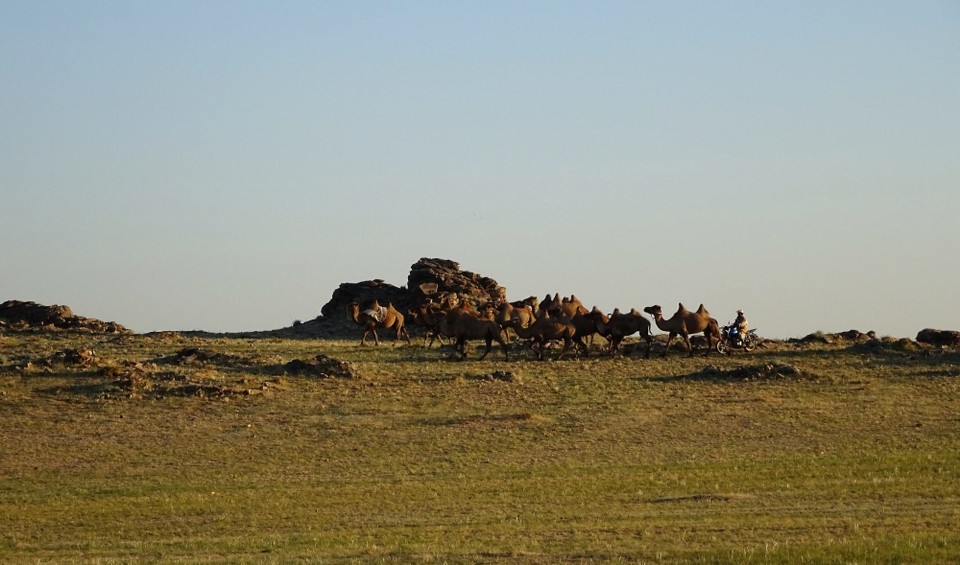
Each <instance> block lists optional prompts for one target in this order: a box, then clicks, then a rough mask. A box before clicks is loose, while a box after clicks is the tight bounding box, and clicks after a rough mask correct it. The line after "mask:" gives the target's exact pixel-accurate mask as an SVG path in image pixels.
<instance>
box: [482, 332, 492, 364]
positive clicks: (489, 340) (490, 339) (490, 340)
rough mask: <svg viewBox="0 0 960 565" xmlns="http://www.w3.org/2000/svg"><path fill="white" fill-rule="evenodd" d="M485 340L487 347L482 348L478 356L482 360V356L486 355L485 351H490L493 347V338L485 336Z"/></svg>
mask: <svg viewBox="0 0 960 565" xmlns="http://www.w3.org/2000/svg"><path fill="white" fill-rule="evenodd" d="M485 341H486V342H487V348H486V349H484V350H483V355H481V356H480V360H481V361H483V358H484V357H486V356H487V353H490V350H491V349H493V345H492V344H493V338H492V337H490V336H487V337H486V338H485Z"/></svg>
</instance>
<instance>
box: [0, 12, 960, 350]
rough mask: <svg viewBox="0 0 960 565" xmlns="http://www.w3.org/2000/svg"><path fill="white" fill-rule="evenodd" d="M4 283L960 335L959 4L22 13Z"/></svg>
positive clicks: (150, 302)
mask: <svg viewBox="0 0 960 565" xmlns="http://www.w3.org/2000/svg"><path fill="white" fill-rule="evenodd" d="M0 84H2V86H0V195H2V204H3V205H2V211H3V214H2V216H3V219H2V221H0V300H6V299H18V300H34V301H37V302H41V303H45V304H54V303H55V304H66V305H69V306H70V307H71V308H73V310H74V311H75V312H76V313H78V314H80V315H84V316H92V317H96V318H101V319H105V320H115V321H117V322H120V323H121V324H124V325H127V326H128V327H130V328H132V329H134V330H136V331H152V330H178V329H179V330H190V329H205V330H210V331H241V330H260V329H273V328H278V327H283V326H286V325H289V324H290V323H291V322H292V321H293V320H295V319H301V320H308V319H312V318H313V317H314V316H316V315H318V314H319V309H320V307H321V306H322V305H323V304H324V303H325V302H326V301H327V300H329V298H330V296H331V294H332V292H333V290H334V289H336V287H337V286H338V285H339V284H340V283H341V282H347V281H350V282H354V281H361V280H367V279H373V278H383V279H386V280H387V281H389V282H392V283H394V284H397V285H402V284H405V283H406V277H407V274H408V272H409V268H410V266H411V265H412V264H413V263H414V262H416V261H417V260H418V259H419V258H420V257H443V258H448V259H454V260H456V261H459V262H460V264H461V266H462V268H464V269H466V270H471V271H475V272H479V273H481V274H484V275H487V276H492V277H493V278H495V279H497V280H498V281H499V282H500V283H501V284H503V285H504V286H506V287H507V289H508V294H509V296H510V297H511V298H523V297H525V296H528V295H531V294H533V295H537V296H543V295H544V294H546V293H548V292H550V293H553V292H559V293H561V294H570V293H576V294H577V295H578V296H579V297H581V298H582V299H583V300H584V302H586V303H588V304H589V305H593V304H596V305H599V306H600V307H601V308H604V309H607V310H612V309H613V308H614V307H620V308H627V309H628V308H630V307H637V308H642V307H644V306H648V305H651V304H655V303H656V304H661V305H663V306H664V310H666V311H672V310H673V309H675V308H676V304H677V303H678V302H683V303H684V304H685V305H687V306H688V307H692V308H695V307H696V306H697V305H699V304H700V303H701V302H703V303H705V304H706V305H707V307H708V308H709V309H710V311H711V312H712V313H713V314H714V315H715V317H717V318H718V319H719V320H720V321H721V322H724V321H727V320H730V319H732V318H733V317H734V311H735V310H736V309H737V308H740V307H742V308H744V309H745V310H746V312H747V315H748V316H749V317H750V319H751V322H752V325H753V326H756V327H758V328H759V329H760V332H761V333H762V334H764V335H768V336H770V337H793V336H802V335H806V334H807V333H810V332H813V331H817V330H823V331H843V330H847V329H851V328H854V329H859V330H861V331H867V330H871V329H873V330H876V331H877V332H879V333H880V334H882V335H895V336H910V337H912V336H914V335H915V334H916V332H917V331H918V330H920V329H922V328H924V327H936V328H941V329H960V298H958V290H957V288H958V281H960V253H958V251H957V247H958V240H960V222H958V218H960V3H958V2H956V1H955V0H944V1H917V2H903V1H895V2H884V1H855V2H851V1H836V0H831V1H822V2H821V1H803V2H764V1H756V2H736V1H734V2H712V1H704V2H688V1H680V2H666V1H657V2H643V1H631V2H558V1H550V2H498V1H494V2H393V3H388V2H334V1H330V2H312V1H305V2H241V1H235V2H209V1H189V2H182V1H164V2H127V1H115V2H99V1H82V2H74V1H62V2H61V1H46V0H31V1H10V0H0Z"/></svg>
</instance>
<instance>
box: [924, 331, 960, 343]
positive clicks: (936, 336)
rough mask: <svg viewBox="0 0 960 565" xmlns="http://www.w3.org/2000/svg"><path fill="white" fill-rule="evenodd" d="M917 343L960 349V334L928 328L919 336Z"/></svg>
mask: <svg viewBox="0 0 960 565" xmlns="http://www.w3.org/2000/svg"><path fill="white" fill-rule="evenodd" d="M917 341H919V342H920V343H927V344H930V345H939V346H947V347H960V332H957V331H951V330H935V329H932V328H926V329H923V330H920V332H919V333H918V334H917Z"/></svg>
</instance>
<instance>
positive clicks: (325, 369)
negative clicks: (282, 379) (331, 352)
mask: <svg viewBox="0 0 960 565" xmlns="http://www.w3.org/2000/svg"><path fill="white" fill-rule="evenodd" d="M279 373H280V374H283V375H308V376H315V377H319V378H322V379H327V378H331V377H335V378H341V379H352V378H356V377H357V374H358V373H357V370H356V368H355V367H354V366H353V364H351V363H348V362H346V361H339V360H337V359H334V358H333V357H327V356H326V355H323V354H321V355H317V356H316V357H314V358H313V359H311V360H309V361H304V360H302V359H294V360H293V361H290V362H289V363H287V364H285V365H282V366H281V367H280V369H279Z"/></svg>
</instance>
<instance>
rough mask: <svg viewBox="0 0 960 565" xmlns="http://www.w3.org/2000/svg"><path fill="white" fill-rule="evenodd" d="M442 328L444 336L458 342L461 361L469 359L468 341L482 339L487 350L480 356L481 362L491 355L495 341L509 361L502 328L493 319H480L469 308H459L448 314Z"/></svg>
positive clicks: (457, 346) (505, 358)
mask: <svg viewBox="0 0 960 565" xmlns="http://www.w3.org/2000/svg"><path fill="white" fill-rule="evenodd" d="M440 327H441V332H442V333H443V334H445V335H451V336H453V338H454V339H455V340H456V348H457V351H459V352H460V360H461V361H463V360H465V359H466V358H467V340H470V339H482V340H484V341H485V342H486V344H487V348H486V350H485V351H484V352H483V355H481V356H480V359H481V360H483V358H484V357H486V356H487V354H488V353H490V350H491V349H492V348H493V345H492V344H493V342H494V341H496V342H497V343H499V344H500V347H501V348H502V349H503V358H504V360H509V355H508V353H507V344H506V342H504V341H503V338H502V337H501V336H500V326H499V325H497V323H496V322H495V321H493V319H487V318H479V317H477V316H475V315H473V314H471V313H470V312H469V310H468V309H467V308H460V307H458V308H454V309H453V310H450V311H449V312H447V315H446V317H445V318H444V320H443V322H442V323H441V326H440Z"/></svg>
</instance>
